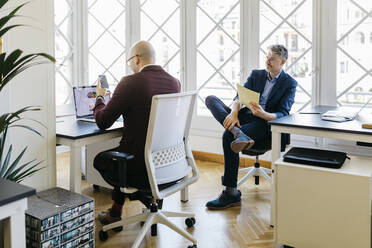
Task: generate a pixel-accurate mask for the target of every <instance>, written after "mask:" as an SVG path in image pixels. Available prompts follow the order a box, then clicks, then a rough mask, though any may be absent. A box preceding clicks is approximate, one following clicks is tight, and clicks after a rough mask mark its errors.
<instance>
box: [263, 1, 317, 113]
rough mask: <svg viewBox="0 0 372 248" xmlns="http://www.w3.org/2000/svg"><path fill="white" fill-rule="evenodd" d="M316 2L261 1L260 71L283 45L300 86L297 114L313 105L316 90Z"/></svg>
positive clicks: (287, 66)
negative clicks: (274, 48) (272, 49)
mask: <svg viewBox="0 0 372 248" xmlns="http://www.w3.org/2000/svg"><path fill="white" fill-rule="evenodd" d="M311 10H312V1H311V0H306V1H293V0H280V1H277V0H276V1H270V0H261V1H260V46H261V52H260V67H261V68H265V62H266V52H267V49H268V47H269V46H270V45H273V44H282V45H284V46H285V47H286V48H287V49H288V60H287V63H286V65H285V66H284V68H283V69H284V70H285V71H286V72H287V73H289V74H290V75H291V76H292V77H293V78H295V79H296V80H297V82H298V83H299V85H300V86H299V87H297V92H296V98H295V104H294V105H293V106H292V109H291V112H292V113H293V112H296V111H298V110H300V109H301V108H302V107H304V106H305V105H306V104H309V103H310V102H309V101H310V100H311V90H312V76H311V71H312V11H311Z"/></svg>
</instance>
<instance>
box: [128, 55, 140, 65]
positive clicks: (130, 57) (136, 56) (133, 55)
mask: <svg viewBox="0 0 372 248" xmlns="http://www.w3.org/2000/svg"><path fill="white" fill-rule="evenodd" d="M137 56H138V57H140V56H141V55H139V54H136V55H133V56H132V57H130V58H129V59H127V65H129V62H130V61H131V60H132V59H133V58H134V57H137Z"/></svg>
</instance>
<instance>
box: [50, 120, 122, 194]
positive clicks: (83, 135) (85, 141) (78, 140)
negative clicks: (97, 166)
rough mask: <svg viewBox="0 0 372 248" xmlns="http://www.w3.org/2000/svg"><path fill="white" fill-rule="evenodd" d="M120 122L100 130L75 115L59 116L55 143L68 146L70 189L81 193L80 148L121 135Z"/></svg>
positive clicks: (93, 124) (94, 124)
mask: <svg viewBox="0 0 372 248" xmlns="http://www.w3.org/2000/svg"><path fill="white" fill-rule="evenodd" d="M122 126H123V124H122V123H119V122H115V123H114V125H113V126H112V127H111V128H109V129H107V130H104V131H103V130H100V129H99V128H98V127H97V125H96V123H90V122H83V121H76V119H75V116H67V117H60V118H58V119H57V123H56V135H57V140H56V143H57V144H61V145H66V146H69V147H70V190H71V191H73V192H76V193H81V163H82V156H81V151H82V150H81V149H82V148H83V147H84V146H86V145H89V144H94V143H99V142H103V141H106V140H110V139H113V138H117V137H121V136H122V130H121V129H122Z"/></svg>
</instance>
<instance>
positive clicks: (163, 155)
mask: <svg viewBox="0 0 372 248" xmlns="http://www.w3.org/2000/svg"><path fill="white" fill-rule="evenodd" d="M185 158H186V153H185V145H184V144H183V143H181V144H178V145H175V146H171V147H168V148H165V149H161V150H157V151H153V152H152V159H153V162H154V165H155V168H160V167H164V166H167V165H171V164H174V163H176V162H178V161H180V160H182V159H185Z"/></svg>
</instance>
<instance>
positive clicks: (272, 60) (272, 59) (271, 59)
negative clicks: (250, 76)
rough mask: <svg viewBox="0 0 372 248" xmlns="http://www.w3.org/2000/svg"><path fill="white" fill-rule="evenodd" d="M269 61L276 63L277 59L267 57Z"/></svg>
mask: <svg viewBox="0 0 372 248" xmlns="http://www.w3.org/2000/svg"><path fill="white" fill-rule="evenodd" d="M266 59H267V61H269V62H270V63H272V62H274V61H275V58H273V57H270V58H269V57H266Z"/></svg>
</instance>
